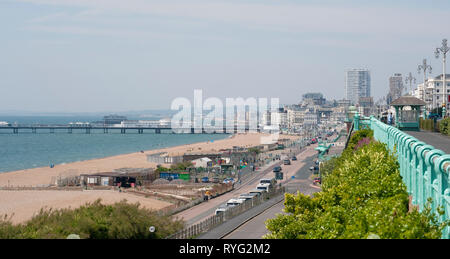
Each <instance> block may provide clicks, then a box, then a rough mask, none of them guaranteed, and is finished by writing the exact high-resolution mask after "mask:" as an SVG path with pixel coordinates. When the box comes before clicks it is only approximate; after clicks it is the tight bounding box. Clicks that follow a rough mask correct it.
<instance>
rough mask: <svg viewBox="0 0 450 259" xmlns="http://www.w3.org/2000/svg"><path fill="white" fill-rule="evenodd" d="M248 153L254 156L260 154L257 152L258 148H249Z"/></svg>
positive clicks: (259, 151)
mask: <svg viewBox="0 0 450 259" xmlns="http://www.w3.org/2000/svg"><path fill="white" fill-rule="evenodd" d="M248 152H249V153H254V154H259V153H261V150H259V148H257V147H251V148H249V149H248Z"/></svg>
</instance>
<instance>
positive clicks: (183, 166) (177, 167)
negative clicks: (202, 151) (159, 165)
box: [170, 161, 193, 171]
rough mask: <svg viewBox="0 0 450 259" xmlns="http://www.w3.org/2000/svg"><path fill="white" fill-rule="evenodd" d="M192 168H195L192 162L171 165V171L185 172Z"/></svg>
mask: <svg viewBox="0 0 450 259" xmlns="http://www.w3.org/2000/svg"><path fill="white" fill-rule="evenodd" d="M192 166H193V164H192V162H191V161H185V162H180V163H176V164H174V165H171V166H170V169H171V170H173V171H183V170H186V169H187V168H189V167H192Z"/></svg>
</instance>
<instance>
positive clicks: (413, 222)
mask: <svg viewBox="0 0 450 259" xmlns="http://www.w3.org/2000/svg"><path fill="white" fill-rule="evenodd" d="M371 136H373V133H370V132H367V131H365V132H363V131H361V132H359V131H358V133H357V134H355V135H353V136H352V139H351V140H350V141H349V146H348V147H347V149H346V150H345V151H344V152H343V154H342V155H341V157H339V158H335V159H332V160H330V161H329V162H330V163H331V164H330V165H328V166H326V167H325V168H326V170H327V172H325V173H324V174H323V175H324V179H323V184H322V191H321V192H319V193H316V194H315V195H314V196H313V197H310V196H306V195H303V194H301V193H298V194H297V195H292V194H286V200H285V212H287V213H288V214H285V215H279V216H278V217H277V218H274V219H269V220H268V221H267V222H266V225H267V228H268V230H269V231H270V233H269V234H268V235H266V236H265V238H275V239H284V238H289V239H294V238H300V239H302V238H307V239H316V238H320V239H337V238H368V237H369V236H373V235H376V236H377V237H380V238H401V239H404V238H440V237H441V233H442V230H443V228H444V227H445V226H446V224H439V223H438V222H437V221H436V217H435V216H434V215H433V214H432V213H431V212H430V210H429V209H425V210H424V211H423V212H418V211H417V210H415V209H411V210H410V209H409V198H408V193H407V192H406V186H405V185H404V184H403V182H402V179H401V176H400V173H399V164H398V162H397V159H396V157H395V156H394V155H392V154H391V153H390V152H389V151H388V149H387V148H386V146H385V145H384V144H382V143H379V142H374V141H372V142H370V143H368V144H366V145H363V146H361V147H360V148H358V149H355V147H356V146H357V143H361V142H360V141H361V140H362V139H366V138H370V137H371ZM350 143H351V144H350ZM355 143H356V144H355ZM329 162H327V163H329ZM327 163H326V164H327Z"/></svg>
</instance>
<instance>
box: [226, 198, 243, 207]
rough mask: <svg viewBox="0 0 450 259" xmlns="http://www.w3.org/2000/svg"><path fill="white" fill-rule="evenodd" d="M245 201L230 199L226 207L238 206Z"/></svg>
mask: <svg viewBox="0 0 450 259" xmlns="http://www.w3.org/2000/svg"><path fill="white" fill-rule="evenodd" d="M244 201H245V200H243V199H230V200H228V201H227V206H238V205H240V204H242V203H244Z"/></svg>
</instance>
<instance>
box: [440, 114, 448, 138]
mask: <svg viewBox="0 0 450 259" xmlns="http://www.w3.org/2000/svg"><path fill="white" fill-rule="evenodd" d="M439 131H440V132H441V133H442V134H444V135H448V136H450V117H449V118H445V119H443V120H441V121H440V123H439Z"/></svg>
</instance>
